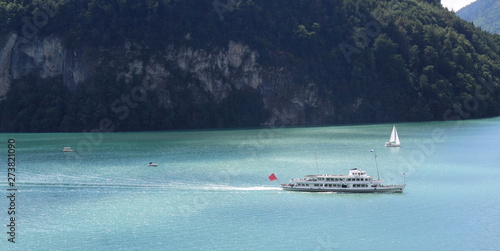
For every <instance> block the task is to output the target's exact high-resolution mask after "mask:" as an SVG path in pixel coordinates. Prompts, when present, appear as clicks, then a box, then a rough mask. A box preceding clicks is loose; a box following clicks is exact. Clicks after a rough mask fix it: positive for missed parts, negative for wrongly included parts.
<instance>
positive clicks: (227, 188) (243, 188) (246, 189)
mask: <svg viewBox="0 0 500 251" xmlns="http://www.w3.org/2000/svg"><path fill="white" fill-rule="evenodd" d="M202 189H205V190H225V191H271V190H281V188H279V187H232V186H209V187H203V188H202Z"/></svg>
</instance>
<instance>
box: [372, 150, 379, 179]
mask: <svg viewBox="0 0 500 251" xmlns="http://www.w3.org/2000/svg"><path fill="white" fill-rule="evenodd" d="M371 151H372V152H373V156H375V167H376V168H377V179H379V180H380V174H379V172H378V164H377V154H376V153H375V149H373V150H371Z"/></svg>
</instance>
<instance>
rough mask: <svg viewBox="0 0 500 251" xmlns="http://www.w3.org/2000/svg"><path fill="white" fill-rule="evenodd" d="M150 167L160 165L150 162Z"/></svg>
mask: <svg viewBox="0 0 500 251" xmlns="http://www.w3.org/2000/svg"><path fill="white" fill-rule="evenodd" d="M148 166H158V163H153V162H149V163H148Z"/></svg>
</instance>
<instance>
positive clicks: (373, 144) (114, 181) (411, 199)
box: [0, 118, 500, 250]
mask: <svg viewBox="0 0 500 251" xmlns="http://www.w3.org/2000/svg"><path fill="white" fill-rule="evenodd" d="M396 126H397V128H398V132H399V136H400V139H401V144H402V145H403V147H401V148H396V149H394V148H393V149H389V148H385V147H384V143H385V142H386V141H388V139H389V135H390V132H391V129H392V124H380V125H356V126H332V127H313V128H287V129H284V128H273V129H253V130H217V131H174V132H141V133H107V134H98V133H94V134H87V135H84V134H81V133H74V134H63V133H54V134H0V168H1V172H0V173H1V176H0V177H1V180H2V182H1V183H0V184H1V187H0V189H1V190H0V194H1V195H2V196H1V199H0V212H1V213H0V223H1V225H2V226H3V227H2V228H3V229H2V231H0V232H1V233H2V234H0V236H1V239H0V243H1V248H0V249H1V250H499V249H498V244H499V243H500V196H499V194H500V168H499V167H500V151H499V150H500V118H493V119H483V120H471V121H462V122H456V121H455V122H430V123H402V124H397V125H396ZM10 138H12V139H15V141H16V153H15V154H16V171H15V175H16V183H15V188H16V189H17V191H16V199H15V206H16V209H15V212H16V215H15V217H16V219H15V223H16V229H15V234H16V238H15V241H16V243H11V242H9V241H8V239H9V238H10V237H9V234H7V232H8V231H9V228H8V227H7V225H8V224H10V223H9V222H10V218H9V217H10V216H9V215H8V214H7V213H8V211H9V210H8V208H9V203H10V201H9V198H7V196H8V195H9V192H8V191H7V189H9V186H8V183H7V179H8V177H7V176H8V172H7V165H6V163H7V154H8V148H7V147H8V144H7V140H8V139H10ZM65 146H71V147H72V148H73V149H74V150H75V152H72V153H63V152H62V151H61V150H62V148H63V147H65ZM371 149H375V153H376V154H377V158H376V159H375V158H374V154H373V153H371V152H370V150H371ZM149 162H157V163H159V166H158V167H148V166H147V163H149ZM377 166H378V169H379V172H380V176H381V178H382V179H384V180H385V183H386V184H401V183H403V182H404V183H406V184H407V187H406V190H405V191H404V193H403V194H338V193H303V192H288V191H282V190H280V189H279V184H280V183H285V182H287V181H288V180H289V179H290V178H301V177H303V176H304V175H308V174H347V173H348V170H349V169H351V168H359V169H362V170H365V171H367V172H368V174H371V175H373V176H376V175H377V168H376V167H377ZM271 173H275V174H276V176H277V177H278V180H277V181H273V182H271V181H269V179H268V178H267V177H268V176H269V175H270V174H271ZM403 173H405V174H406V175H405V176H403Z"/></svg>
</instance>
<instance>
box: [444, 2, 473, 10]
mask: <svg viewBox="0 0 500 251" xmlns="http://www.w3.org/2000/svg"><path fill="white" fill-rule="evenodd" d="M475 1H476V0H441V4H442V5H443V6H444V7H446V8H448V9H449V10H453V11H458V10H460V9H461V8H462V7H465V6H467V5H469V4H470V3H472V2H475Z"/></svg>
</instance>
